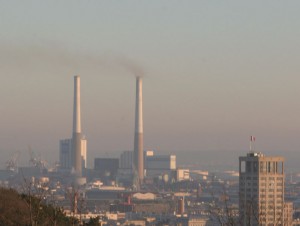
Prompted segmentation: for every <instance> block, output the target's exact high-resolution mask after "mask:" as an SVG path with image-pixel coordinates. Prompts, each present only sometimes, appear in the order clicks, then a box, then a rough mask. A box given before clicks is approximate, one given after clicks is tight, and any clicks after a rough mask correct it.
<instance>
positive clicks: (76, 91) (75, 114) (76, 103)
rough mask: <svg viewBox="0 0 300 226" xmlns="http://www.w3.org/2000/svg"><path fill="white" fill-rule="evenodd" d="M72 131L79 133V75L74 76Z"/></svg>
mask: <svg viewBox="0 0 300 226" xmlns="http://www.w3.org/2000/svg"><path fill="white" fill-rule="evenodd" d="M73 133H81V115H80V77H79V76H78V75H76V76H74V109H73Z"/></svg>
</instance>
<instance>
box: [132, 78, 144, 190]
mask: <svg viewBox="0 0 300 226" xmlns="http://www.w3.org/2000/svg"><path fill="white" fill-rule="evenodd" d="M143 142H144V135H143V83H142V78H141V77H136V102H135V132H134V154H133V156H134V157H133V159H134V161H133V171H134V172H133V174H134V177H135V179H134V182H135V185H136V188H139V186H140V185H141V184H142V183H143V180H144V155H143V147H144V144H143Z"/></svg>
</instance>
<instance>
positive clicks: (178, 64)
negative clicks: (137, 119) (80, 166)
mask: <svg viewBox="0 0 300 226" xmlns="http://www.w3.org/2000/svg"><path fill="white" fill-rule="evenodd" d="M299 4H300V3H298V2H296V1H291V2H289V4H287V3H274V2H272V5H271V3H270V2H268V1H266V2H263V3H262V2H259V1H254V2H252V3H240V2H237V1H234V2H232V3H219V4H217V3H211V2H199V1H190V2H189V3H181V2H172V4H171V2H168V1H167V2H160V1H153V2H151V3H150V2H146V1H145V2H139V3H132V2H129V1H125V2H123V3H117V2H102V1H99V2H98V1H89V2H88V3H86V2H85V3H83V2H77V3H74V2H72V1H65V2H64V3H58V2H50V1H45V2H43V3H41V2H38V1H29V2H27V3H23V2H18V3H17V2H2V3H1V5H2V7H1V9H0V15H1V16H0V17H1V20H0V25H1V27H2V28H3V36H2V37H1V38H0V48H1V52H0V59H1V60H0V66H1V67H0V68H1V69H0V71H1V78H2V87H1V89H0V96H1V98H0V101H1V106H2V108H1V112H2V113H1V115H2V116H1V122H0V123H1V128H0V153H1V157H2V156H3V158H1V159H3V160H2V161H1V162H0V164H1V166H2V167H4V166H5V165H4V164H5V161H7V160H8V159H9V158H10V156H11V155H12V154H13V153H14V152H16V151H22V156H21V157H22V158H24V159H27V156H26V154H27V153H26V151H27V146H28V145H31V146H32V148H33V150H35V151H36V153H37V154H41V155H42V156H44V158H45V159H46V160H48V161H50V162H51V161H52V162H54V161H55V160H58V150H59V147H58V141H59V140H60V139H61V138H62V137H66V136H68V135H69V134H70V132H71V127H72V88H73V86H72V83H71V82H70V80H71V79H72V77H73V76H74V75H76V74H79V75H80V76H81V78H82V124H83V128H84V131H83V132H84V133H85V134H86V136H87V139H88V140H89V146H88V156H89V157H88V158H89V159H92V158H94V157H97V156H101V155H102V156H104V155H106V153H108V154H110V153H116V152H121V151H123V150H133V142H132V141H133V137H134V99H135V92H134V90H135V88H134V86H135V77H134V76H136V73H141V74H144V77H143V80H144V87H143V88H144V90H143V91H144V134H145V136H144V147H145V149H155V150H158V151H161V152H168V153H173V152H175V153H177V152H180V151H185V150H188V151H190V152H193V153H199V158H200V156H201V154H202V155H205V154H207V153H206V152H207V151H212V152H215V153H217V152H220V151H223V152H224V155H226V153H231V152H239V154H241V153H246V152H247V151H248V147H249V136H250V135H255V136H256V137H257V141H256V142H257V145H256V149H257V151H264V152H265V151H274V152H278V151H281V152H282V155H284V156H285V155H286V154H289V152H292V151H293V152H295V151H298V149H299V148H298V140H299V133H300V120H298V115H299V113H300V104H298V98H297V97H298V96H299V95H300V89H299V85H300V78H299V76H298V68H299V67H298V61H299V58H300V55H299V46H300V43H299V40H297V37H298V35H299V33H300V26H299V21H300V20H299V16H298V9H299V6H300V5H299ZM67 9H68V10H67ZM203 157H204V158H205V156H203ZM191 159H192V158H191ZM287 159H288V158H287ZM89 161H91V160H89ZM235 162H236V161H235ZM288 164H289V162H288V161H287V165H288ZM236 165H237V163H236Z"/></svg>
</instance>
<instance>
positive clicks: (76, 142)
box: [72, 75, 82, 177]
mask: <svg viewBox="0 0 300 226" xmlns="http://www.w3.org/2000/svg"><path fill="white" fill-rule="evenodd" d="M72 155H73V167H74V170H75V174H76V176H78V177H81V176H82V166H81V118H80V77H79V76H78V75H76V76H74V110H73V136H72Z"/></svg>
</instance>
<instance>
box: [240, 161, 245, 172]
mask: <svg viewBox="0 0 300 226" xmlns="http://www.w3.org/2000/svg"><path fill="white" fill-rule="evenodd" d="M240 170H241V173H245V172H246V163H245V161H241V163H240Z"/></svg>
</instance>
